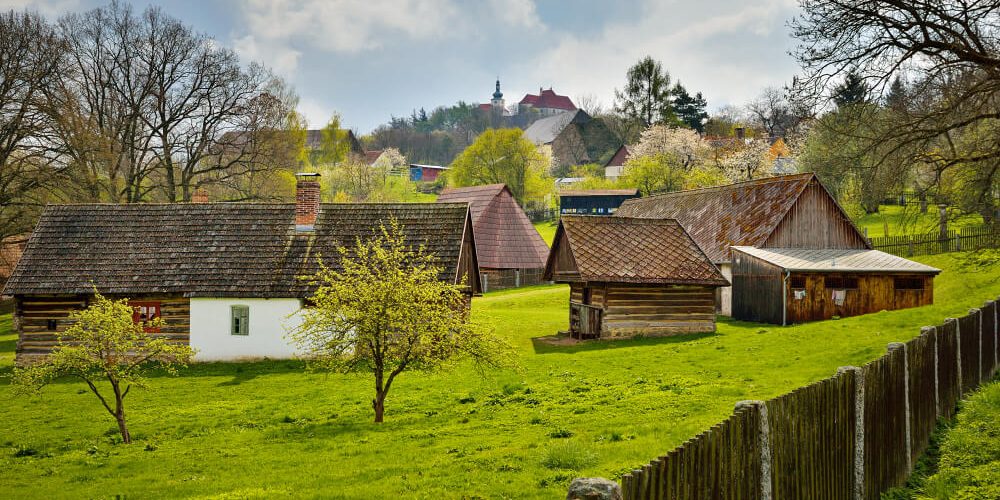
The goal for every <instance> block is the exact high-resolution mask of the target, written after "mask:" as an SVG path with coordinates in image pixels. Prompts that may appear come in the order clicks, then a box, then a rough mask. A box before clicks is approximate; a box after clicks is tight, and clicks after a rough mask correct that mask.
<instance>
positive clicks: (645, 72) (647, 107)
mask: <svg viewBox="0 0 1000 500" xmlns="http://www.w3.org/2000/svg"><path fill="white" fill-rule="evenodd" d="M670 90H671V89H670V73H668V72H667V70H665V69H663V65H662V64H660V62H659V61H657V60H655V59H653V58H652V57H650V56H646V57H644V58H643V59H641V60H640V61H639V62H637V63H636V64H635V65H633V66H632V67H631V68H629V70H628V73H627V75H626V82H625V88H624V89H622V90H620V91H619V90H617V89H615V101H616V102H615V110H616V111H617V112H619V113H621V114H623V115H625V116H626V117H629V118H633V119H637V120H639V121H641V122H642V123H643V124H644V125H646V126H649V125H653V124H655V123H676V122H677V116H676V115H675V113H674V108H673V100H672V97H671V92H670Z"/></svg>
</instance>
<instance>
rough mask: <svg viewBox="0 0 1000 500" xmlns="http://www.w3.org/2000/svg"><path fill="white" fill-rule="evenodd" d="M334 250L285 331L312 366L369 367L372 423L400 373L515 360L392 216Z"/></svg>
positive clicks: (497, 364) (462, 288) (463, 290)
mask: <svg viewBox="0 0 1000 500" xmlns="http://www.w3.org/2000/svg"><path fill="white" fill-rule="evenodd" d="M339 253H340V266H339V268H332V267H326V266H324V265H321V269H320V271H319V272H318V273H317V274H316V275H315V276H312V277H310V279H311V280H312V282H313V283H315V284H317V285H318V288H317V289H316V292H315V293H314V294H313V295H312V297H311V298H310V300H311V301H312V303H313V307H309V308H306V309H304V310H303V313H302V323H301V324H300V325H299V326H298V327H296V328H295V329H293V330H292V331H291V332H290V333H289V336H290V338H291V339H292V340H293V342H294V343H295V344H297V345H298V346H299V348H300V349H301V350H302V352H303V353H304V354H305V356H306V357H307V359H308V360H309V361H308V366H310V367H311V368H315V369H326V370H335V371H343V372H350V371H364V372H369V373H371V374H372V375H373V376H374V378H375V397H374V399H372V409H373V410H374V411H375V422H376V423H379V422H382V420H383V417H384V413H385V400H386V397H387V396H388V394H389V390H390V388H391V387H392V384H393V382H394V381H395V380H396V377H398V376H399V375H400V374H402V373H403V372H406V371H415V370H438V369H443V368H447V367H450V366H453V365H454V364H455V363H456V362H458V361H460V360H462V359H471V360H472V361H473V362H475V364H476V366H477V367H479V368H486V367H500V366H505V365H510V364H512V363H513V359H514V358H513V348H512V347H511V346H510V344H508V343H507V342H506V341H505V340H503V339H501V338H499V337H496V336H494V335H493V334H492V332H491V331H489V330H488V329H486V328H485V327H484V326H482V325H480V324H478V323H475V322H472V321H471V320H470V318H469V310H468V303H467V298H466V285H465V284H464V283H463V284H454V283H448V282H445V281H441V280H440V275H441V268H440V266H439V265H438V264H437V258H436V257H435V256H434V255H433V254H431V253H429V252H428V251H427V250H426V248H425V247H423V246H420V247H417V248H413V247H411V246H409V245H407V244H406V241H405V235H404V234H403V231H402V228H401V227H400V226H399V223H398V222H397V221H395V220H390V221H389V223H388V226H386V225H384V224H381V225H380V229H379V230H378V231H376V232H375V234H373V235H372V237H371V238H369V239H367V240H364V241H362V240H358V241H357V243H356V244H355V246H354V248H343V247H342V248H339Z"/></svg>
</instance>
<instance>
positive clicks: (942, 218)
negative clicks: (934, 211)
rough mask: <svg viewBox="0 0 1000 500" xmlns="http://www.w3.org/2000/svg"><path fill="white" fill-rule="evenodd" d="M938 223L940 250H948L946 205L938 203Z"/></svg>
mask: <svg viewBox="0 0 1000 500" xmlns="http://www.w3.org/2000/svg"><path fill="white" fill-rule="evenodd" d="M938 225H939V226H940V232H939V233H938V235H939V238H938V239H939V240H940V241H941V251H942V252H947V251H948V205H945V204H943V203H942V204H940V205H938Z"/></svg>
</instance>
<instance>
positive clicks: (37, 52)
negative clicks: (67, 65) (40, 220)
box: [0, 11, 65, 239]
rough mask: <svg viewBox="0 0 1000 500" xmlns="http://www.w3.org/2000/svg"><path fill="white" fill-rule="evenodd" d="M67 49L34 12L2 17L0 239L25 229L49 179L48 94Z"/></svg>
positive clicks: (0, 31) (49, 133) (0, 47)
mask: <svg viewBox="0 0 1000 500" xmlns="http://www.w3.org/2000/svg"><path fill="white" fill-rule="evenodd" d="M64 55H65V46H64V45H63V43H62V42H61V41H60V40H59V38H58V37H57V36H56V34H55V32H54V30H53V28H52V27H51V26H49V25H48V24H47V23H46V22H45V20H44V19H42V18H41V17H40V16H39V15H38V14H34V13H15V12H13V11H9V12H6V13H0V239H2V238H4V237H7V236H10V235H12V234H17V233H20V232H23V231H25V230H27V228H29V227H30V225H31V219H33V214H34V212H35V211H36V210H37V208H38V207H39V205H40V201H41V200H39V199H38V196H42V195H43V194H44V193H43V192H42V190H41V189H40V188H41V187H43V186H45V185H47V184H48V182H49V181H51V180H52V177H53V175H54V171H53V170H52V168H53V165H52V158H53V156H54V155H53V151H52V148H51V143H50V141H49V136H50V135H51V133H52V128H51V127H50V124H49V120H48V119H47V116H46V110H47V109H48V101H49V94H50V92H51V90H52V87H53V83H54V81H55V79H56V78H57V75H58V71H59V68H60V67H61V65H62V64H63V63H64Z"/></svg>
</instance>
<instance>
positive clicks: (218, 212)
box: [4, 176, 480, 362]
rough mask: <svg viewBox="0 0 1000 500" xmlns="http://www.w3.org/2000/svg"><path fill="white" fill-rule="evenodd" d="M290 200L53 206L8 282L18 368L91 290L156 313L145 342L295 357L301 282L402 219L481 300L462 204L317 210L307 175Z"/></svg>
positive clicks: (219, 353) (202, 357) (206, 351)
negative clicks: (342, 250) (153, 338)
mask: <svg viewBox="0 0 1000 500" xmlns="http://www.w3.org/2000/svg"><path fill="white" fill-rule="evenodd" d="M297 191H298V192H297V195H296V202H295V203H294V204H292V203H175V204H130V205H115V204H93V205H50V206H48V207H46V209H45V211H44V212H43V213H42V215H41V218H40V219H39V222H38V224H37V226H36V227H35V230H34V232H33V233H32V235H31V238H30V240H29V241H28V244H27V246H26V247H25V250H24V254H23V256H22V257H21V259H20V260H19V261H18V264H17V266H16V268H15V269H14V272H13V273H12V275H11V277H10V279H9V280H8V281H7V284H6V287H5V289H4V293H6V294H9V295H11V296H13V297H14V300H15V314H14V322H15V328H16V329H17V332H18V335H19V337H18V342H17V359H18V362H24V361H26V360H30V358H31V357H34V356H39V355H45V354H46V353H48V352H49V351H50V350H51V349H52V348H53V347H54V346H55V345H56V342H57V341H58V335H59V334H60V333H61V332H64V331H65V330H66V328H67V327H68V326H69V325H70V319H69V316H70V313H72V312H73V311H78V310H80V309H83V308H85V307H86V306H87V304H88V302H89V301H90V299H91V297H92V296H93V292H94V289H95V288H96V289H97V290H98V291H100V292H101V293H102V294H104V295H105V296H107V297H110V298H128V299H129V300H130V302H131V303H132V305H133V307H134V308H135V311H136V313H135V320H136V321H141V320H144V319H149V318H155V317H160V318H162V319H163V321H164V322H165V325H164V326H163V327H162V328H160V329H159V330H158V331H155V332H149V334H150V335H157V336H164V337H167V338H168V339H170V340H172V341H175V342H186V343H189V344H190V345H191V347H192V348H194V349H195V350H196V351H197V352H196V354H195V359H196V360H198V361H212V360H238V359H252V358H263V357H270V358H283V357H292V356H294V355H295V348H294V346H293V345H291V344H289V342H288V341H287V340H286V339H285V333H286V332H287V330H288V329H289V328H291V327H293V326H294V325H295V324H296V322H297V321H298V317H297V316H296V314H295V313H296V312H297V311H298V310H299V309H300V308H301V307H303V301H304V300H305V299H306V298H307V297H308V296H309V295H311V294H312V293H313V291H314V290H315V286H314V285H312V284H310V283H308V281H307V280H303V279H301V277H302V276H309V275H313V274H315V273H316V271H318V270H319V262H320V258H322V259H323V263H324V264H326V265H327V266H328V267H331V268H333V269H336V268H337V267H338V266H339V265H340V256H339V253H338V251H337V248H338V247H347V248H353V247H354V245H355V242H356V241H357V239H359V238H361V239H364V238H369V237H371V236H372V235H374V234H375V232H376V231H378V228H379V225H380V223H388V221H389V220H390V219H395V220H396V221H398V222H399V224H400V227H401V229H402V231H403V233H404V235H405V238H406V241H407V244H408V245H411V246H413V247H415V246H418V245H425V248H426V250H427V251H428V252H431V253H433V254H434V255H435V257H436V258H437V263H438V265H439V266H440V268H441V273H440V279H441V280H443V281H447V282H451V283H463V282H464V283H466V285H467V288H466V291H467V294H468V296H469V297H470V298H471V295H473V294H476V293H479V291H480V285H479V269H478V261H477V257H476V250H475V237H474V235H473V226H472V218H471V216H470V214H469V206H468V204H467V203H451V204H449V203H420V204H417V203H414V204H321V203H320V202H319V183H318V182H316V181H315V180H314V178H311V177H308V176H303V177H301V178H300V181H299V183H298V188H297Z"/></svg>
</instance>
